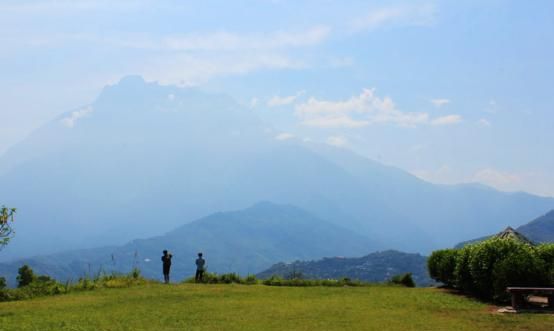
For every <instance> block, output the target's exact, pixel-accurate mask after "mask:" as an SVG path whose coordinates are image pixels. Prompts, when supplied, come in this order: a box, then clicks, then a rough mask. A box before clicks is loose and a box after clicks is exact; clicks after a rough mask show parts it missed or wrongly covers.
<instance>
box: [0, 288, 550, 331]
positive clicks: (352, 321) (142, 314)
mask: <svg viewBox="0 0 554 331" xmlns="http://www.w3.org/2000/svg"><path fill="white" fill-rule="evenodd" d="M0 330H2V331H7V330H40V331H43V330H56V331H57V330H94V331H100V330H156V331H157V330H256V331H259V330H341V331H342V330H379V331H390V330H402V331H406V330H456V331H458V330H459V331H463V330H479V331H485V330H537V331H545V330H554V315H544V314H522V315H500V314H497V313H493V312H491V307H490V306H487V305H485V304H482V303H479V302H475V301H472V300H470V299H467V298H464V297H461V296H455V295H451V294H447V293H444V292H441V291H440V290H435V289H421V288H415V289H408V288H399V287H385V286H374V287H343V288H333V287H305V288H301V287H269V286H262V285H255V286H245V285H195V284H183V285H162V284H152V285H145V286H138V287H132V288H124V289H101V290H95V291H90V292H80V293H72V294H68V295H60V296H55V297H45V298H39V299H34V300H27V301H18V302H4V303H0Z"/></svg>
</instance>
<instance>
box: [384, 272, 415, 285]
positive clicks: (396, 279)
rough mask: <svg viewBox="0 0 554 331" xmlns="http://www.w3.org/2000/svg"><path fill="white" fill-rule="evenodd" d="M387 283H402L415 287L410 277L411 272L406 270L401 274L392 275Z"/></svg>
mask: <svg viewBox="0 0 554 331" xmlns="http://www.w3.org/2000/svg"><path fill="white" fill-rule="evenodd" d="M389 283H390V284H395V285H402V286H406V287H415V282H414V279H413V278H412V273H411V272H407V273H405V274H402V275H396V276H393V277H392V278H391V279H390V281H389Z"/></svg>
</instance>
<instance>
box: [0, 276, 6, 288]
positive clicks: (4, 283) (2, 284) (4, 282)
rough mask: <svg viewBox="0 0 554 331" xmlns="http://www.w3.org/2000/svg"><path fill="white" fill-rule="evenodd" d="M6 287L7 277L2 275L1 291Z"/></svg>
mask: <svg viewBox="0 0 554 331" xmlns="http://www.w3.org/2000/svg"><path fill="white" fill-rule="evenodd" d="M6 287H7V284H6V278H4V277H0V291H2V290H3V289H5V288H6Z"/></svg>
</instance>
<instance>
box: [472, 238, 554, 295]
mask: <svg viewBox="0 0 554 331" xmlns="http://www.w3.org/2000/svg"><path fill="white" fill-rule="evenodd" d="M469 268H470V272H471V277H472V278H473V285H474V291H475V294H476V295H477V296H479V297H482V298H484V299H505V290H506V287H507V286H518V285H519V286H540V285H544V270H545V269H544V263H543V262H542V260H540V259H539V258H538V254H537V253H536V250H535V248H533V247H532V246H530V245H528V244H526V243H522V242H520V241H516V240H505V239H491V240H486V241H483V242H481V243H479V244H476V245H475V246H474V248H473V250H472V253H471V255H470V257H469Z"/></svg>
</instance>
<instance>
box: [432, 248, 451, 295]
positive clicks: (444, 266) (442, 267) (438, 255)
mask: <svg viewBox="0 0 554 331" xmlns="http://www.w3.org/2000/svg"><path fill="white" fill-rule="evenodd" d="M457 257H458V250H457V249H442V250H438V251H434V252H433V253H432V254H431V256H430V257H429V259H428V260H427V268H428V269H429V275H430V276H431V278H433V279H434V280H436V281H438V282H441V283H443V284H444V285H445V286H447V287H453V286H454V284H455V283H456V279H455V277H454V271H455V269H456V259H457Z"/></svg>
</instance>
